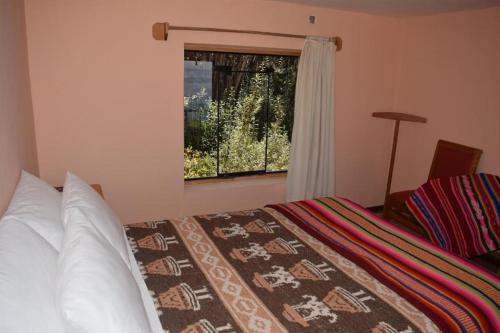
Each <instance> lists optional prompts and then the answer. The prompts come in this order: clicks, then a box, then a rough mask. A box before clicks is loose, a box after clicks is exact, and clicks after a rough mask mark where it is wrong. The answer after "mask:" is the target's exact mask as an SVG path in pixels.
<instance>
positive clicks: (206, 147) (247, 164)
mask: <svg viewBox="0 0 500 333" xmlns="http://www.w3.org/2000/svg"><path fill="white" fill-rule="evenodd" d="M297 66H298V57H294V56H271V55H255V54H240V53H225V52H205V51H185V52H184V178H185V179H199V178H214V177H231V176H239V175H250V174H263V173H272V172H283V171H286V169H287V165H288V157H289V155H290V141H291V136H292V126H293V106H294V99H295V80H296V76H297Z"/></svg>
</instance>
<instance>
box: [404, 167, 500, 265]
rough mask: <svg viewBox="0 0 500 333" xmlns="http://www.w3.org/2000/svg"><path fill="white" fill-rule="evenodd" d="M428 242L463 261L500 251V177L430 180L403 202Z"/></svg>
mask: <svg viewBox="0 0 500 333" xmlns="http://www.w3.org/2000/svg"><path fill="white" fill-rule="evenodd" d="M406 206H407V207H408V209H409V210H410V212H411V213H412V214H413V216H414V217H415V219H416V220H417V221H418V222H419V223H420V224H421V225H422V227H423V228H424V229H425V230H426V231H427V234H428V235H429V238H430V240H431V241H432V242H433V243H434V244H436V245H437V246H439V247H441V248H443V249H446V250H447V251H450V252H453V253H456V254H458V255H461V256H463V257H466V258H470V257H474V256H478V255H482V254H486V253H488V252H492V251H495V250H497V249H499V248H500V177H498V176H494V175H488V174H477V175H465V176H456V177H448V178H437V179H432V180H430V181H428V182H427V183H425V184H424V185H422V186H420V187H419V188H418V189H417V190H416V191H415V192H414V193H412V195H411V196H410V198H409V199H408V200H407V201H406Z"/></svg>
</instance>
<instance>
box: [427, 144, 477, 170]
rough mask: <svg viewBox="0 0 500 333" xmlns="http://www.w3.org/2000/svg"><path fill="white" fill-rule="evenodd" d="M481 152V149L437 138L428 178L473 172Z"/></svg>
mask: <svg viewBox="0 0 500 333" xmlns="http://www.w3.org/2000/svg"><path fill="white" fill-rule="evenodd" d="M482 153H483V151H482V150H481V149H477V148H472V147H468V146H464V145H461V144H458V143H454V142H449V141H445V140H439V141H438V143H437V145H436V151H435V153H434V158H433V160H432V165H431V170H430V172H429V178H428V180H430V179H434V178H441V177H450V176H459V175H470V174H473V173H475V172H476V168H477V164H478V163H479V159H480V158H481V155H482Z"/></svg>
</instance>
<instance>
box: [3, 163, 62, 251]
mask: <svg viewBox="0 0 500 333" xmlns="http://www.w3.org/2000/svg"><path fill="white" fill-rule="evenodd" d="M3 219H4V220H10V219H14V220H17V221H19V222H22V223H25V224H26V225H28V226H29V227H31V228H33V230H35V231H36V232H37V233H38V234H40V235H41V236H42V237H43V238H45V239H46V240H47V241H48V242H49V243H50V244H51V245H52V246H53V247H54V248H55V249H56V250H58V251H59V250H60V249H61V243H62V238H63V234H64V228H63V226H62V221H61V193H59V192H58V191H57V190H55V189H54V188H53V187H52V186H50V185H49V184H47V183H45V182H44V181H42V180H40V179H38V178H37V177H35V176H33V175H31V174H29V173H28V172H26V171H22V172H21V178H20V180H19V183H18V184H17V187H16V190H15V192H14V195H13V197H12V200H11V201H10V204H9V207H8V208H7V211H6V212H5V215H4V217H3Z"/></svg>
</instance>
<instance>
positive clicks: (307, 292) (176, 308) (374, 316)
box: [126, 198, 500, 333]
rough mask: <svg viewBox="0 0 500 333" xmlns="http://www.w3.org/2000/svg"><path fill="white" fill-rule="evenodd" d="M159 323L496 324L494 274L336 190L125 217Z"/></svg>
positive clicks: (177, 327) (271, 326)
mask: <svg viewBox="0 0 500 333" xmlns="http://www.w3.org/2000/svg"><path fill="white" fill-rule="evenodd" d="M126 231H127V236H128V240H129V244H130V245H131V248H132V249H133V252H134V256H135V259H136V260H137V263H138V265H139V267H140V268H141V271H142V275H143V278H144V279H145V283H146V285H147V287H148V289H149V291H150V294H151V295H152V297H153V300H154V302H155V304H156V306H157V311H158V316H159V321H160V322H161V325H162V327H163V329H164V330H165V331H166V332H170V333H174V332H182V333H191V332H196V333H213V332H220V333H229V332H231V333H233V332H259V333H275V332H298V333H308V332H310V333H320V332H323V333H330V332H351V333H355V332H371V333H397V332H405V333H410V332H439V331H441V332H491V333H493V332H499V331H500V323H499V320H498V317H499V315H500V313H499V303H500V291H499V289H498V287H499V280H498V279H497V278H496V277H495V276H493V275H491V274H488V273H487V272H484V271H482V270H481V269H478V268H476V267H475V266H473V265H471V264H469V263H467V262H465V261H464V260H461V259H459V258H458V257H454V256H452V255H450V254H447V253H446V252H444V251H443V250H441V249H439V248H437V247H435V246H433V245H431V244H430V243H428V242H426V241H422V240H420V239H419V238H416V237H414V236H412V235H409V234H407V233H405V232H403V231H400V230H398V229H395V228H394V227H393V226H391V225H390V224H388V223H387V222H385V221H383V220H381V219H379V218H378V217H376V216H374V215H372V214H371V213H370V212H367V211H366V210H364V209H363V208H361V207H358V206H357V205H355V204H353V203H351V202H349V201H348V200H345V199H340V198H321V199H317V200H308V201H300V202H293V203H288V204H280V205H271V206H268V207H266V208H263V209H255V210H249V211H243V212H232V213H220V214H211V215H201V216H194V217H184V218H179V219H172V220H165V221H154V222H145V223H139V224H132V225H128V226H126Z"/></svg>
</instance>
